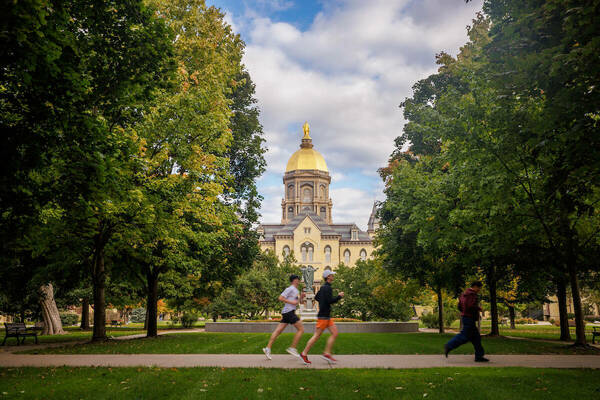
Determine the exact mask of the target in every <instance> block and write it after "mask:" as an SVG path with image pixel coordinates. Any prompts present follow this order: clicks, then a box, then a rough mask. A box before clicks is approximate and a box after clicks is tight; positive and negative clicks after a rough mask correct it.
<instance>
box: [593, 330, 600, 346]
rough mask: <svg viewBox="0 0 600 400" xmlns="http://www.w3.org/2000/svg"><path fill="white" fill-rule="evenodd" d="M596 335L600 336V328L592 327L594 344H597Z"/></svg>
mask: <svg viewBox="0 0 600 400" xmlns="http://www.w3.org/2000/svg"><path fill="white" fill-rule="evenodd" d="M596 336H600V328H598V327H597V326H594V327H592V344H596Z"/></svg>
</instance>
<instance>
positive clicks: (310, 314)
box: [299, 292, 318, 320]
mask: <svg viewBox="0 0 600 400" xmlns="http://www.w3.org/2000/svg"><path fill="white" fill-rule="evenodd" d="M304 300H305V303H303V304H300V311H299V314H300V319H302V320H305V319H317V312H318V311H317V309H316V307H315V295H314V294H313V293H312V292H305V294H304Z"/></svg>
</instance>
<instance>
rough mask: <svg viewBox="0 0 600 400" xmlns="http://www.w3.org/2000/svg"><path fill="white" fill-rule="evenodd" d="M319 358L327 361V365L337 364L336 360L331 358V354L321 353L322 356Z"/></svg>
mask: <svg viewBox="0 0 600 400" xmlns="http://www.w3.org/2000/svg"><path fill="white" fill-rule="evenodd" d="M321 357H323V358H324V359H325V361H327V362H328V363H329V364H335V363H336V362H337V360H336V359H335V358H333V357H332V356H331V354H325V353H323V355H321Z"/></svg>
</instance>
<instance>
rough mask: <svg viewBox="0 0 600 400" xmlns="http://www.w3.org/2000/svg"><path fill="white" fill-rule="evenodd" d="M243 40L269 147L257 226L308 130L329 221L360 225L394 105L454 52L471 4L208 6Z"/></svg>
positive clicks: (245, 0)
mask: <svg viewBox="0 0 600 400" xmlns="http://www.w3.org/2000/svg"><path fill="white" fill-rule="evenodd" d="M207 3H208V4H209V5H215V6H217V7H219V8H221V9H222V10H223V11H224V12H225V13H226V20H227V21H228V22H229V23H230V24H231V25H232V26H233V29H234V30H235V31H236V32H238V33H239V34H240V35H241V36H242V39H243V40H244V41H245V42H246V53H245V56H244V63H245V65H246V67H247V68H248V70H249V71H250V75H251V76H252V79H253V81H254V83H255V84H256V97H257V99H258V105H259V107H260V109H261V123H262V125H263V129H264V132H265V139H266V146H267V147H268V148H269V150H268V152H267V154H266V159H267V163H268V165H267V172H266V173H265V174H264V175H263V177H262V178H261V179H260V180H259V182H258V185H259V191H260V193H261V194H262V195H263V197H264V201H263V206H262V208H261V213H262V218H261V221H262V222H279V221H280V219H281V197H282V196H283V183H282V175H283V172H284V170H285V165H286V163H287V160H288V158H289V157H290V155H291V154H292V153H293V152H294V151H296V150H297V149H298V146H299V144H300V138H301V132H302V124H303V123H304V121H305V120H306V121H308V122H309V124H310V125H311V136H312V137H313V143H314V145H315V149H317V150H318V151H319V152H320V153H321V154H323V156H324V157H325V161H326V162H327V165H328V167H329V171H330V174H331V175H332V183H331V190H330V194H331V197H332V200H333V214H332V216H333V220H334V222H335V223H342V222H355V223H356V224H357V225H358V226H359V227H361V228H363V229H364V228H366V224H367V220H368V218H369V213H370V211H371V207H372V205H373V201H375V200H383V193H382V189H383V185H382V183H381V180H380V178H379V176H378V175H377V169H378V168H380V167H382V166H385V164H386V161H387V159H388V156H389V155H390V153H391V152H392V151H393V149H394V147H393V142H394V139H395V138H396V137H397V136H399V135H401V134H402V127H403V125H404V119H403V117H402V111H401V110H400V108H399V107H398V105H399V104H400V103H401V102H402V101H403V100H404V99H405V98H406V97H408V96H410V95H411V93H412V90H411V87H412V85H414V83H415V82H417V81H418V80H419V79H422V78H425V77H426V76H428V75H430V74H431V73H434V72H435V71H436V66H435V54H436V53H439V52H440V51H446V52H448V53H450V54H453V55H455V54H456V53H457V51H458V49H459V47H460V46H461V45H462V44H464V43H465V42H466V40H467V36H466V26H467V25H468V24H470V23H471V20H472V19H473V18H474V16H475V13H476V12H477V11H478V10H480V9H481V0H477V1H473V2H470V3H468V4H465V2H464V0H368V1H367V0H328V1H314V0H254V1H251V0H208V1H207Z"/></svg>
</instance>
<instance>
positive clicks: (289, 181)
mask: <svg viewBox="0 0 600 400" xmlns="http://www.w3.org/2000/svg"><path fill="white" fill-rule="evenodd" d="M303 131H304V136H303V137H302V143H301V144H300V150H298V151H296V152H295V153H294V154H292V156H291V157H290V159H289V161H288V163H287V168H286V170H285V174H284V175H283V186H284V197H283V199H282V200H281V223H279V224H262V225H260V226H259V227H258V233H259V235H260V247H261V249H262V250H264V251H266V250H271V251H273V252H274V253H275V254H276V255H278V256H279V258H283V257H284V256H285V255H287V254H290V253H291V252H294V255H295V257H296V259H297V260H298V262H299V263H300V264H301V265H305V266H308V265H311V266H312V267H313V268H315V269H316V271H315V284H316V288H315V289H317V290H318V286H319V284H320V279H321V276H322V274H323V271H324V270H325V269H333V270H334V269H335V268H336V267H337V266H338V264H340V263H343V264H345V265H349V266H354V265H355V263H356V261H358V260H361V259H362V260H366V259H367V258H368V257H370V256H371V253H372V252H373V236H374V234H375V230H376V229H377V228H378V226H377V225H378V221H377V219H376V217H375V206H373V211H372V212H371V216H370V218H369V223H368V230H367V231H366V232H365V231H362V230H360V229H359V228H358V226H357V225H356V224H354V223H348V224H334V223H333V220H332V218H331V209H332V208H333V203H332V201H331V198H330V197H329V184H330V183H331V176H330V175H329V170H328V169H327V164H326V163H325V159H324V158H323V156H322V155H321V154H320V153H319V152H318V151H316V150H315V149H314V148H313V144H312V138H311V137H310V130H309V126H308V123H305V124H304V126H303Z"/></svg>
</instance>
